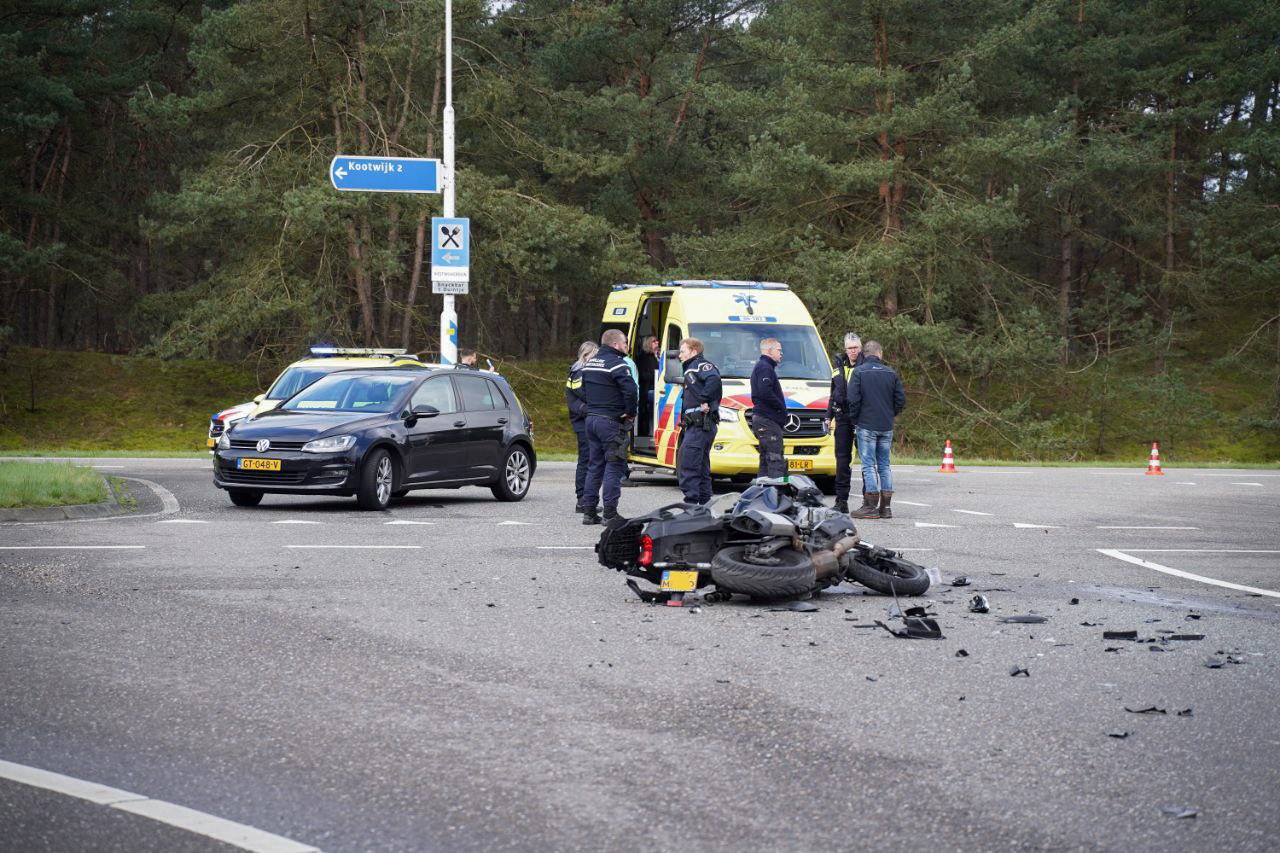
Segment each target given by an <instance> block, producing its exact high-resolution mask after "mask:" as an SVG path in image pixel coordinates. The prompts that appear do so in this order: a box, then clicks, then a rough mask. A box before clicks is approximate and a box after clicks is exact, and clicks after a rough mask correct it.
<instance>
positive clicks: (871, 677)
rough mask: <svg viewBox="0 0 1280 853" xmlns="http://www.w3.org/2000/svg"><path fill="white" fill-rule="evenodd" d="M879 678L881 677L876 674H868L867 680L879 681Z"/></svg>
mask: <svg viewBox="0 0 1280 853" xmlns="http://www.w3.org/2000/svg"><path fill="white" fill-rule="evenodd" d="M879 680H880V679H878V678H876V677H875V676H874V675H868V676H867V681H879Z"/></svg>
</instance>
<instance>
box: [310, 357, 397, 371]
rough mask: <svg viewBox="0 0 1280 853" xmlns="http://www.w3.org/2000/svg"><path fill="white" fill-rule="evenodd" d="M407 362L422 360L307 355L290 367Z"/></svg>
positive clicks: (344, 366) (339, 367) (394, 364)
mask: <svg viewBox="0 0 1280 853" xmlns="http://www.w3.org/2000/svg"><path fill="white" fill-rule="evenodd" d="M400 364H405V365H407V366H409V367H416V366H418V365H420V364H422V362H420V361H417V360H416V359H414V358H413V357H412V356H397V357H395V358H390V359H389V358H385V357H378V356H310V355H309V356H307V357H306V358H300V359H298V360H297V361H295V362H294V363H293V364H291V365H289V367H332V368H333V369H334V370H344V369H347V368H351V367H392V366H398V365H400Z"/></svg>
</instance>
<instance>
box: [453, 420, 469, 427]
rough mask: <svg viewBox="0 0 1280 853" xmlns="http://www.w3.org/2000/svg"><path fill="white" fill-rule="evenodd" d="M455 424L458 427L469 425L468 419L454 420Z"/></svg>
mask: <svg viewBox="0 0 1280 853" xmlns="http://www.w3.org/2000/svg"><path fill="white" fill-rule="evenodd" d="M453 425H454V426H456V427H464V426H466V425H467V422H466V421H454V422H453Z"/></svg>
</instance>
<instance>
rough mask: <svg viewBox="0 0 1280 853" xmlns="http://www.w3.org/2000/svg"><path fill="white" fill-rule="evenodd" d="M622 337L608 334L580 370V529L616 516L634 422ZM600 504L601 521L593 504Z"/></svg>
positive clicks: (633, 399)
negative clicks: (583, 469)
mask: <svg viewBox="0 0 1280 853" xmlns="http://www.w3.org/2000/svg"><path fill="white" fill-rule="evenodd" d="M626 347H627V336H626V335H625V334H623V333H622V332H620V331H618V330H617V329H608V330H606V331H605V333H604V334H603V335H601V336H600V349H598V350H596V354H595V355H594V356H592V357H591V358H590V359H588V360H587V363H586V364H585V365H584V366H583V368H582V387H583V389H584V391H585V393H586V399H587V479H586V482H585V483H583V486H582V506H583V508H584V509H583V513H582V523H583V524H599V523H600V522H601V520H605V521H608V520H609V519H612V518H614V517H615V516H617V514H618V500H619V499H620V498H621V496H622V477H623V475H624V474H626V472H627V447H628V445H629V444H630V440H631V424H632V422H633V421H634V420H635V419H636V404H637V398H638V397H639V389H638V387H637V386H636V381H635V380H634V379H633V378H632V377H631V368H630V367H628V365H627V362H626V361H625V360H624V359H625V351H626ZM601 499H603V501H604V518H603V519H601V516H600V514H599V512H597V501H599V500H601Z"/></svg>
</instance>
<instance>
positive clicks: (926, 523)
mask: <svg viewBox="0 0 1280 853" xmlns="http://www.w3.org/2000/svg"><path fill="white" fill-rule="evenodd" d="M916 527H955V525H954V524H934V523H933V522H930V521H917V522H916Z"/></svg>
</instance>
